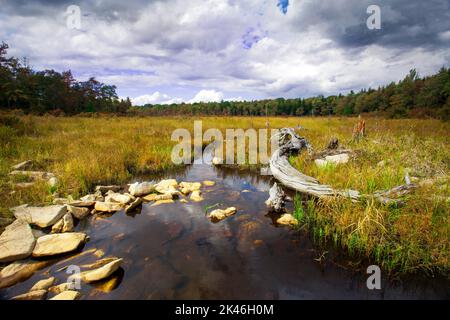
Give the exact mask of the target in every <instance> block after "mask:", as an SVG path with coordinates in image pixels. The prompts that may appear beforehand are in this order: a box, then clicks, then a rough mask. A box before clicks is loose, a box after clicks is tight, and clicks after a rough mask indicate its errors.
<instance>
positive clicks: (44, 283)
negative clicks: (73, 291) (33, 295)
mask: <svg viewBox="0 0 450 320" xmlns="http://www.w3.org/2000/svg"><path fill="white" fill-rule="evenodd" d="M55 280H56V279H55V277H50V278H48V279H43V280H39V281H38V282H36V283H35V284H34V286H32V287H31V289H30V292H31V291H37V290H48V288H50V287H51V286H52V285H53V284H54V283H55Z"/></svg>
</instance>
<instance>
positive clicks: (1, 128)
mask: <svg viewBox="0 0 450 320" xmlns="http://www.w3.org/2000/svg"><path fill="white" fill-rule="evenodd" d="M0 118H1V117H0ZM5 119H6V120H5ZM194 120H203V130H206V129H208V128H218V129H220V130H222V131H223V132H224V130H225V129H226V128H242V129H248V128H254V129H259V128H265V127H266V122H267V120H268V119H266V118H252V117H203V118H201V117H200V118H185V117H146V118H144V117H134V118H125V117H113V116H109V117H98V118H86V117H71V118H55V117H50V116H49V117H33V116H22V115H21V116H14V115H8V116H7V117H3V118H2V122H0V145H1V148H0V210H1V214H2V215H3V216H5V215H10V213H9V210H8V208H10V207H12V206H16V205H20V204H23V203H33V204H38V203H49V202H50V201H51V200H52V197H51V194H52V193H53V192H54V191H57V192H58V193H59V194H60V195H61V196H68V195H72V196H73V197H74V198H76V197H78V196H80V195H83V194H85V193H87V192H89V191H92V190H93V188H94V186H95V185H97V184H115V183H125V182H128V181H130V180H131V179H132V178H133V177H134V176H136V175H139V174H142V173H150V172H160V171H167V170H172V169H174V167H175V166H174V165H173V163H172V162H171V151H172V146H173V145H174V144H175V142H172V141H170V137H171V134H172V132H173V130H175V129H177V128H186V129H188V130H189V131H191V132H192V131H193V124H194ZM356 122H357V119H355V118H284V117H279V118H270V119H269V123H270V128H282V127H288V126H289V127H296V126H298V125H301V126H302V127H304V128H306V129H305V130H300V131H298V132H299V134H301V135H302V136H305V137H306V138H307V139H308V140H309V141H310V142H311V144H312V145H313V147H314V149H315V150H317V151H320V150H322V149H323V148H325V146H326V145H327V143H328V142H329V140H330V139H331V138H332V137H337V138H338V139H339V141H340V144H341V145H342V146H344V147H346V148H349V149H352V150H353V151H354V152H355V157H354V159H352V160H351V161H350V162H349V163H347V164H341V165H329V166H326V167H323V168H319V167H317V166H316V165H315V164H314V162H313V161H312V159H310V158H309V156H308V155H306V154H301V155H299V156H292V157H291V162H292V164H293V165H294V166H295V167H297V168H298V169H299V170H300V171H302V172H303V173H305V174H307V175H310V176H314V177H316V178H317V179H318V180H319V181H320V182H321V183H324V184H329V185H331V186H333V187H334V188H337V189H355V190H358V191H360V192H361V193H366V194H370V193H373V192H374V191H376V190H384V189H389V188H392V187H395V186H397V185H400V184H403V183H404V177H405V173H408V174H409V176H410V177H417V179H418V182H420V181H426V180H427V179H433V181H431V183H430V184H423V185H422V186H421V187H419V188H418V189H417V190H416V191H415V192H414V193H413V194H412V195H410V196H408V198H407V199H406V206H404V207H401V208H395V207H388V206H383V205H380V204H378V203H376V202H374V201H372V200H367V201H362V202H360V203H352V202H350V201H348V200H346V199H331V200H327V201H316V200H309V201H307V202H303V203H302V202H301V201H300V200H299V199H297V200H296V202H295V210H294V216H295V217H297V219H298V220H299V221H300V222H301V223H300V225H301V226H303V227H304V228H303V229H307V230H309V232H310V233H311V235H312V237H313V238H314V239H316V241H317V242H318V243H332V244H334V245H336V246H337V247H342V248H344V249H345V250H347V251H348V252H349V253H351V254H353V255H357V256H362V257H370V258H371V259H372V260H373V261H375V262H376V263H378V264H380V265H382V266H383V267H384V268H385V269H388V270H400V271H404V272H414V271H416V270H419V269H420V270H427V271H430V272H434V271H436V270H437V271H439V272H441V271H443V272H447V271H448V258H449V255H448V243H449V241H448V240H449V234H450V233H449V226H448V213H449V201H448V197H449V189H448V172H449V166H450V156H449V152H450V151H449V150H450V148H449V139H448V138H449V136H450V134H449V133H450V127H449V124H448V123H445V122H440V121H437V120H381V119H367V121H366V123H367V133H368V135H367V138H366V139H364V140H362V141H360V142H359V143H353V142H351V141H350V140H351V135H352V128H353V126H354V124H355V123H356ZM247 151H248V148H247ZM28 159H32V160H34V161H35V162H36V163H37V166H38V167H39V168H40V169H42V170H45V171H49V172H53V173H54V174H55V175H56V176H57V177H58V179H59V184H58V186H57V187H56V188H55V189H51V188H49V187H48V186H47V184H46V183H38V184H36V185H35V186H33V187H31V188H26V189H17V188H15V187H14V183H17V182H23V181H26V179H25V178H24V177H17V178H15V179H16V180H14V181H11V178H10V177H9V176H8V173H9V172H10V171H11V166H12V165H14V164H16V163H18V162H21V161H24V160H28ZM380 161H384V162H385V164H384V166H381V165H378V163H379V162H380ZM413 179H414V178H413ZM413 182H414V181H413Z"/></svg>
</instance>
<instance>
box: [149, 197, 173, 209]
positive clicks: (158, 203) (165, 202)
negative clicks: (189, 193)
mask: <svg viewBox="0 0 450 320" xmlns="http://www.w3.org/2000/svg"><path fill="white" fill-rule="evenodd" d="M174 202H175V201H173V200H172V199H168V200H158V201H156V202H155V203H153V204H152V205H151V207H155V206H159V205H160V204H167V203H174Z"/></svg>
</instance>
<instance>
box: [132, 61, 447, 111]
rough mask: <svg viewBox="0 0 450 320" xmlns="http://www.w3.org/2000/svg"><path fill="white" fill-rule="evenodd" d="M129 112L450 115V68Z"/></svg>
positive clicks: (151, 107) (152, 107)
mask: <svg viewBox="0 0 450 320" xmlns="http://www.w3.org/2000/svg"><path fill="white" fill-rule="evenodd" d="M129 112H132V113H135V114H147V115H226V116H266V115H267V116H328V115H342V116H351V115H358V114H361V113H368V112H370V113H376V114H379V115H382V116H386V117H390V118H403V117H434V118H440V119H445V120H448V119H449V117H450V69H449V68H445V67H442V68H441V69H440V70H439V72H438V73H437V74H435V75H432V76H429V77H423V78H421V77H419V75H418V74H417V72H416V70H414V69H413V70H411V71H410V72H409V74H408V75H407V76H406V77H405V78H404V79H403V80H401V81H399V82H397V83H396V82H391V83H390V84H388V85H386V86H380V87H379V88H377V89H372V88H369V89H362V90H360V91H359V92H354V91H351V92H350V93H349V94H347V95H343V94H339V95H332V96H327V97H325V96H323V95H319V96H316V97H310V98H297V99H284V98H278V99H267V100H257V101H221V102H209V103H202V102H200V103H194V104H186V103H180V104H172V105H158V104H154V105H151V104H147V105H144V106H140V107H132V108H131V109H130V110H129Z"/></svg>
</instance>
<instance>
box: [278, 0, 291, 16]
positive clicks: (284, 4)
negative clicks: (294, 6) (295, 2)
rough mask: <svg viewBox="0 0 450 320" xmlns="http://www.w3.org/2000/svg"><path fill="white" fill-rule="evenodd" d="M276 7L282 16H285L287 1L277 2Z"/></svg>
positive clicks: (279, 0) (280, 0)
mask: <svg viewBox="0 0 450 320" xmlns="http://www.w3.org/2000/svg"><path fill="white" fill-rule="evenodd" d="M277 7H278V8H280V11H281V12H282V13H283V14H286V13H287V11H288V7H289V0H278V4H277Z"/></svg>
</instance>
